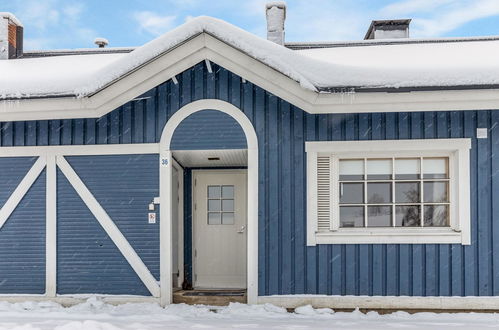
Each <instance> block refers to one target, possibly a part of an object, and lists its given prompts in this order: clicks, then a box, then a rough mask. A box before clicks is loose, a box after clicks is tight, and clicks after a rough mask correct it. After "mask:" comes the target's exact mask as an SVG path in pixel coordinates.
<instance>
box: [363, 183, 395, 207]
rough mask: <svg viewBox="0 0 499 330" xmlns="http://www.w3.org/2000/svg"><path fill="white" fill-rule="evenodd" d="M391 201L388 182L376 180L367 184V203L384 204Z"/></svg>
mask: <svg viewBox="0 0 499 330" xmlns="http://www.w3.org/2000/svg"><path fill="white" fill-rule="evenodd" d="M391 201H392V184H391V183H390V182H381V183H379V182H376V183H368V184H367V203H368V204H386V203H391Z"/></svg>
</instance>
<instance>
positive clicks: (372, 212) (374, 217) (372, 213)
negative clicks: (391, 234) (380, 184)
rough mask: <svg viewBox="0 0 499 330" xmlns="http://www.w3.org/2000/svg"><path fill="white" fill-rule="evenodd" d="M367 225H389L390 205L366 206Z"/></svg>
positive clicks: (390, 217) (390, 224)
mask: <svg viewBox="0 0 499 330" xmlns="http://www.w3.org/2000/svg"><path fill="white" fill-rule="evenodd" d="M367 226H368V227H391V226H392V207H391V206H368V207H367Z"/></svg>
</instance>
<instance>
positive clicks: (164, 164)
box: [160, 99, 258, 306]
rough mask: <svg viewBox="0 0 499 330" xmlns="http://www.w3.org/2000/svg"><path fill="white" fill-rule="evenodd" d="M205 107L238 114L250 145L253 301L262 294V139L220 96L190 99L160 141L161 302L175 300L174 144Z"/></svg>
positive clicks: (249, 279) (249, 256)
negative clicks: (183, 127) (179, 128)
mask: <svg viewBox="0 0 499 330" xmlns="http://www.w3.org/2000/svg"><path fill="white" fill-rule="evenodd" d="M202 110H218V111H221V112H223V113H226V114H227V115H229V116H231V117H232V118H234V120H236V121H237V123H238V124H239V125H240V126H241V128H242V129H243V131H244V134H245V136H246V141H247V145H248V169H247V176H248V182H247V194H246V196H247V222H248V226H247V233H248V234H247V235H248V236H247V267H246V269H247V277H246V278H247V296H248V303H249V304H256V303H257V296H258V139H257V136H256V132H255V129H254V128H253V125H252V123H251V121H250V120H249V119H248V118H247V117H246V115H245V114H244V113H243V112H242V111H241V110H240V109H238V108H237V107H235V106H234V105H232V104H230V103H228V102H225V101H221V100H216V99H204V100H199V101H195V102H192V103H189V104H187V105H185V106H183V107H182V108H181V109H179V110H178V111H177V112H175V114H174V115H173V116H172V117H171V118H170V119H169V120H168V122H167V123H166V125H165V128H164V129H163V133H162V135H161V141H160V202H161V206H162V207H161V210H160V219H161V220H160V258H161V262H160V274H161V276H160V277H161V278H160V282H161V283H160V284H161V304H162V305H163V306H164V305H167V304H170V303H171V302H172V271H171V263H172V251H173V249H172V203H171V198H169V196H171V195H172V172H173V171H172V166H173V165H172V164H173V158H172V151H171V150H170V145H171V141H172V137H173V133H174V132H175V129H176V128H177V126H178V125H179V124H180V123H181V122H182V121H183V120H184V119H185V118H187V117H188V116H190V115H192V114H193V113H196V112H198V111H202Z"/></svg>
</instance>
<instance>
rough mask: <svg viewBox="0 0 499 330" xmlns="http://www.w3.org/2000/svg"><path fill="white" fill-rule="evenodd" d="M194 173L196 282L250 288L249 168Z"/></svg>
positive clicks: (196, 285) (210, 286) (206, 286)
mask: <svg viewBox="0 0 499 330" xmlns="http://www.w3.org/2000/svg"><path fill="white" fill-rule="evenodd" d="M193 174H194V175H193V179H194V180H193V182H194V187H193V204H194V205H193V211H194V212H193V243H194V246H193V250H194V279H193V280H194V286H195V287H197V288H246V226H247V224H246V214H247V212H246V170H206V171H201V170H200V171H194V172H193Z"/></svg>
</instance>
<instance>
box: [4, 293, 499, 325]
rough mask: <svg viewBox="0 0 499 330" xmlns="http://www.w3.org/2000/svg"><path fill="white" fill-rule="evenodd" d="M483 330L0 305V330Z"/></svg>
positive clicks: (341, 317)
mask: <svg viewBox="0 0 499 330" xmlns="http://www.w3.org/2000/svg"><path fill="white" fill-rule="evenodd" d="M200 328H201V329H234V328H237V329H342V330H350V329H383V330H387V329H401V328H405V329H439V330H443V329H453V330H458V329H487V328H491V329H493V328H499V315H497V314H477V313H468V314H466V313H459V314H435V313H417V314H412V315H411V314H408V313H405V312H396V313H392V314H386V315H379V314H378V313H375V312H369V313H367V314H363V313H361V312H359V311H354V312H351V313H344V312H342V313H340V312H338V313H335V312H334V311H332V310H330V309H313V308H312V307H310V306H303V307H300V308H297V309H296V311H295V313H288V312H286V310H285V309H283V308H280V307H276V306H273V305H270V304H267V305H257V306H248V305H242V304H232V305H230V306H228V307H221V308H220V307H219V308H214V307H213V308H210V307H208V306H201V305H200V306H188V305H183V304H181V305H170V306H168V307H167V308H165V309H163V308H161V307H160V306H159V305H157V304H151V303H143V304H137V303H135V304H124V305H119V306H112V305H108V304H105V303H103V302H101V301H99V300H98V299H96V298H90V299H89V300H87V301H86V302H85V303H82V304H79V305H76V306H73V307H67V308H64V307H62V306H60V305H58V304H56V303H52V302H24V303H16V304H11V303H6V302H0V330H6V329H15V330H38V329H40V330H46V329H56V330H119V329H138V330H139V329H140V330H146V329H153V330H156V329H200Z"/></svg>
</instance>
